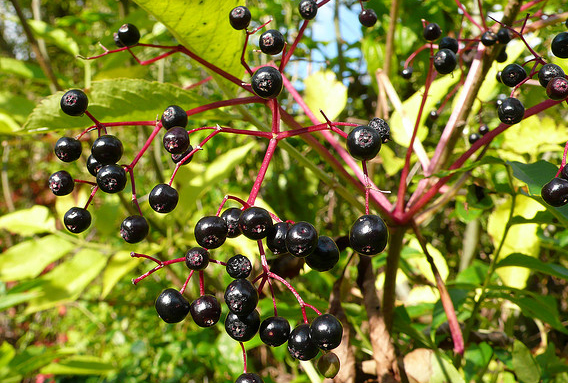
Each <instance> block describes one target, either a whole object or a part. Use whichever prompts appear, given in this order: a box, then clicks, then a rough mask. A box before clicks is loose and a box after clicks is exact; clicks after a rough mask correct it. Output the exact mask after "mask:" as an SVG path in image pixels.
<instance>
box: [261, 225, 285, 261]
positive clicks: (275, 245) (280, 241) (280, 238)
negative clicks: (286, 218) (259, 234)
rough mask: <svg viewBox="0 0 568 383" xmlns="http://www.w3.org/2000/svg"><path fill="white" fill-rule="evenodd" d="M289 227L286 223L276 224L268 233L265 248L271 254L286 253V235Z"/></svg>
mask: <svg viewBox="0 0 568 383" xmlns="http://www.w3.org/2000/svg"><path fill="white" fill-rule="evenodd" d="M289 227H290V224H289V223H288V222H278V223H276V224H275V225H274V226H272V228H271V229H270V230H269V231H268V235H267V236H266V246H268V248H269V249H270V250H271V251H272V253H274V254H276V255H278V254H286V253H287V252H288V249H287V248H286V234H287V233H288V228H289Z"/></svg>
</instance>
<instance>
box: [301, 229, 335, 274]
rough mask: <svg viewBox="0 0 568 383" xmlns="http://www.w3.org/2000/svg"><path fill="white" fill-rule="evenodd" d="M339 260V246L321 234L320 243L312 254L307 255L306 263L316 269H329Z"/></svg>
mask: <svg viewBox="0 0 568 383" xmlns="http://www.w3.org/2000/svg"><path fill="white" fill-rule="evenodd" d="M338 261H339V248H338V247H337V244H336V243H335V241H334V240H333V239H331V238H329V237H327V236H325V235H320V236H319V238H318V244H317V246H316V248H315V250H314V251H313V253H311V254H310V255H308V256H307V257H306V263H307V264H308V266H310V267H311V268H312V269H314V270H316V271H320V272H322V271H328V270H331V269H332V268H333V266H335V265H336V264H337V262H338Z"/></svg>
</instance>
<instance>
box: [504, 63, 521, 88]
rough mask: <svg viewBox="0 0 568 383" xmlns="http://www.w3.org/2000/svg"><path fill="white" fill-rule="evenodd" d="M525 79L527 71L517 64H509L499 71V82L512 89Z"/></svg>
mask: <svg viewBox="0 0 568 383" xmlns="http://www.w3.org/2000/svg"><path fill="white" fill-rule="evenodd" d="M525 78H527V71H526V70H525V68H523V67H522V66H520V65H519V64H509V65H507V66H506V67H505V68H504V69H503V70H502V71H501V82H502V83H503V84H505V85H507V86H510V87H514V86H516V85H518V84H520V82H521V81H523V80H524V79H525Z"/></svg>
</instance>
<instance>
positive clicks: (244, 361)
mask: <svg viewBox="0 0 568 383" xmlns="http://www.w3.org/2000/svg"><path fill="white" fill-rule="evenodd" d="M239 344H240V345H241V349H242V350H243V365H244V367H243V374H246V373H247V352H246V350H245V344H244V343H243V342H239Z"/></svg>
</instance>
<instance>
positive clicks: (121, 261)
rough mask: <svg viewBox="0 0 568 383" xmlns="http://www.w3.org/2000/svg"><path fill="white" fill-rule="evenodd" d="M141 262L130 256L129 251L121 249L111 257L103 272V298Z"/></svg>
mask: <svg viewBox="0 0 568 383" xmlns="http://www.w3.org/2000/svg"><path fill="white" fill-rule="evenodd" d="M139 263H140V262H139V261H138V260H136V259H134V258H132V257H131V256H130V253H129V252H128V251H119V252H118V253H116V254H115V255H113V256H112V258H111V259H110V261H109V263H108V265H107V267H106V268H105V271H104V273H103V291H102V292H101V299H104V298H105V297H106V296H107V295H108V293H110V292H111V290H112V288H113V287H114V286H115V285H116V284H117V283H118V281H119V280H120V279H121V278H122V277H124V276H125V275H126V274H127V273H128V272H129V271H130V270H132V269H133V268H135V267H136V266H137V265H138V264H139Z"/></svg>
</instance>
